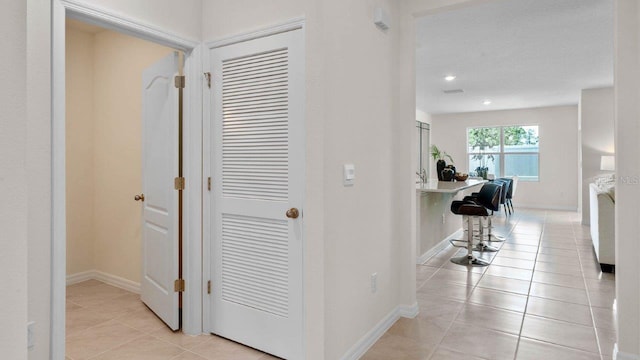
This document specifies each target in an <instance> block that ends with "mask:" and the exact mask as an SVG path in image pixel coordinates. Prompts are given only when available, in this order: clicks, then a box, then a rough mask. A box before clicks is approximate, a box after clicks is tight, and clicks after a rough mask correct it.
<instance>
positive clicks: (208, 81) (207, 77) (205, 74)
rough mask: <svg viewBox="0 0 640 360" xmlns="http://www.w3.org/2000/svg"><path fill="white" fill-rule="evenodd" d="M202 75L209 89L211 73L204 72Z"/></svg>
mask: <svg viewBox="0 0 640 360" xmlns="http://www.w3.org/2000/svg"><path fill="white" fill-rule="evenodd" d="M204 77H205V79H207V87H208V88H209V89H211V73H210V72H206V73H204Z"/></svg>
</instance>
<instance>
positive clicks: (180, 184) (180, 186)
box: [173, 176, 185, 190]
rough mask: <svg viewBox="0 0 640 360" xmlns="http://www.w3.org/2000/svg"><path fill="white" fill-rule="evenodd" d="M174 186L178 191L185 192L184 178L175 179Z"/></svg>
mask: <svg viewBox="0 0 640 360" xmlns="http://www.w3.org/2000/svg"><path fill="white" fill-rule="evenodd" d="M173 183H174V184H173V186H174V187H175V189H176V190H184V183H185V181H184V177H180V176H178V177H177V178H175V179H174V181H173Z"/></svg>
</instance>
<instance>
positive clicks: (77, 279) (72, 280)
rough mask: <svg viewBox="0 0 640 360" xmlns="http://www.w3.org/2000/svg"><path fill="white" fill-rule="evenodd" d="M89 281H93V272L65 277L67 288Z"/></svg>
mask: <svg viewBox="0 0 640 360" xmlns="http://www.w3.org/2000/svg"><path fill="white" fill-rule="evenodd" d="M91 279H95V270H89V271H82V272H79V273H75V274H71V275H67V286H69V285H73V284H77V283H81V282H83V281H87V280H91Z"/></svg>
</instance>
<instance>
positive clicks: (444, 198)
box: [416, 179, 487, 263]
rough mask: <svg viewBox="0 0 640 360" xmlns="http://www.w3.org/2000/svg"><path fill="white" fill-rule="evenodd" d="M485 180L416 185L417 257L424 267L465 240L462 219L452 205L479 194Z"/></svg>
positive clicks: (431, 181) (435, 182) (432, 182)
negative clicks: (452, 242) (454, 242)
mask: <svg viewBox="0 0 640 360" xmlns="http://www.w3.org/2000/svg"><path fill="white" fill-rule="evenodd" d="M486 182H487V181H486V180H475V179H467V181H438V180H436V179H433V180H429V181H428V182H426V183H425V184H422V183H418V184H416V257H417V259H416V260H417V262H418V263H422V262H424V261H425V260H427V259H429V258H430V257H431V256H433V255H435V254H436V253H438V251H440V250H441V249H443V248H445V247H446V246H448V245H449V241H448V240H449V239H455V238H458V237H460V236H462V216H459V215H455V214H453V213H452V212H451V210H450V207H451V202H452V201H453V200H462V198H464V197H465V196H466V195H470V194H471V193H472V192H476V191H478V190H480V187H481V186H482V184H484V183H486Z"/></svg>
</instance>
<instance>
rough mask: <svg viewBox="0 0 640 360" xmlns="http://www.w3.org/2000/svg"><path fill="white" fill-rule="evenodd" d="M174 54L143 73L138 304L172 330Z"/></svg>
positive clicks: (175, 207)
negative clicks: (140, 275) (141, 303)
mask: <svg viewBox="0 0 640 360" xmlns="http://www.w3.org/2000/svg"><path fill="white" fill-rule="evenodd" d="M178 66H179V61H178V54H177V53H174V54H171V55H169V56H167V57H165V58H163V59H162V60H160V61H158V62H156V63H155V64H153V65H151V67H149V68H148V69H146V70H145V71H144V73H143V75H142V123H143V127H142V133H143V135H142V138H143V141H142V190H143V194H144V201H143V204H144V206H143V208H144V210H143V215H142V222H143V224H142V244H143V251H142V256H143V260H142V264H143V265H142V267H143V269H142V271H143V273H142V284H141V298H142V301H143V302H144V303H145V304H147V306H149V308H151V310H153V311H154V312H155V313H156V315H158V317H160V318H161V319H162V320H163V321H164V322H165V323H166V324H167V325H168V326H169V327H170V328H171V329H173V330H177V329H178V328H179V326H180V319H179V309H178V307H179V303H178V302H179V297H178V296H179V293H177V292H174V281H175V280H176V279H178V274H179V273H178V266H179V260H178V216H179V214H178V191H176V190H175V188H174V178H175V177H176V176H178V146H179V142H178V111H179V108H178V89H177V88H176V87H175V82H174V76H175V75H176V74H177V73H178Z"/></svg>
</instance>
